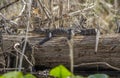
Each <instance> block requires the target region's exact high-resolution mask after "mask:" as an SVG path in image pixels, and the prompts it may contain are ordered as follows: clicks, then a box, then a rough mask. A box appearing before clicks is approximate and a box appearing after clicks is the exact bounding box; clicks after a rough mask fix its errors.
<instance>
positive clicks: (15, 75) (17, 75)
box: [0, 71, 23, 78]
mask: <svg viewBox="0 0 120 78" xmlns="http://www.w3.org/2000/svg"><path fill="white" fill-rule="evenodd" d="M0 78H23V74H22V73H21V72H17V71H14V72H8V73H6V74H4V75H2V76H1V77H0Z"/></svg>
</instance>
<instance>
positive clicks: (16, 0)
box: [0, 0, 19, 11]
mask: <svg viewBox="0 0 120 78" xmlns="http://www.w3.org/2000/svg"><path fill="white" fill-rule="evenodd" d="M18 1H19V0H15V1H13V2H11V3H9V4H7V5H5V6H3V7H1V8H0V11H1V10H2V9H4V8H7V7H9V6H10V5H13V4H14V3H16V2H18Z"/></svg>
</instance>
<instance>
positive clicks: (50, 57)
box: [4, 34, 120, 68]
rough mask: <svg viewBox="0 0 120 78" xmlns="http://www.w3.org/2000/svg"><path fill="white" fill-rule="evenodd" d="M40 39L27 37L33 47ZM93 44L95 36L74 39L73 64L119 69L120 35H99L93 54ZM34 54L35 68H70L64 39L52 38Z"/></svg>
mask: <svg viewBox="0 0 120 78" xmlns="http://www.w3.org/2000/svg"><path fill="white" fill-rule="evenodd" d="M9 37H10V38H9ZM4 39H5V40H8V39H14V40H15V39H17V37H12V36H4ZM19 39H20V36H19ZM41 39H43V37H40V36H39V37H38V36H37V37H34V36H33V37H29V41H30V43H31V44H33V45H34V44H37V43H38V42H39V41H40V40H41ZM95 42H96V36H75V37H74V64H75V65H78V64H82V63H92V62H106V63H108V64H110V65H112V66H114V67H118V68H119V67H120V52H119V51H120V48H119V47H120V45H119V44H120V35H119V34H110V35H101V36H100V40H99V46H98V52H97V53H95ZM34 52H35V53H34V57H35V61H36V64H35V65H37V66H46V67H54V66H56V65H59V64H63V65H65V66H67V67H69V66H70V58H69V47H68V44H67V39H66V38H65V37H54V38H53V39H51V40H50V41H48V42H46V43H45V44H43V45H38V46H37V49H35V50H34ZM98 64H99V63H98ZM94 66H95V65H94ZM105 66H106V65H105ZM106 67H107V66H106Z"/></svg>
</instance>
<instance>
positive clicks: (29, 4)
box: [19, 0, 32, 71]
mask: <svg viewBox="0 0 120 78" xmlns="http://www.w3.org/2000/svg"><path fill="white" fill-rule="evenodd" d="M23 1H24V0H23ZM31 4H32V0H29V3H28V4H27V6H28V7H27V8H28V11H29V13H28V22H27V28H26V34H25V43H24V46H23V50H22V55H21V56H20V62H19V71H21V68H22V62H23V54H24V53H25V48H26V44H27V40H28V31H29V26H30V17H31V12H30V11H31Z"/></svg>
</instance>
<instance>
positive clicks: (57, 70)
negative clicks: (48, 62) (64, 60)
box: [50, 65, 73, 78]
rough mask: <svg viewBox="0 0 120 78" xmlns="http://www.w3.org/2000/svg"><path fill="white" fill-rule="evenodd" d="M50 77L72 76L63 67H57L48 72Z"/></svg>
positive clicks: (64, 77) (65, 77)
mask: <svg viewBox="0 0 120 78" xmlns="http://www.w3.org/2000/svg"><path fill="white" fill-rule="evenodd" d="M50 75H51V76H54V77H57V78H67V77H69V76H72V75H73V74H72V73H71V72H70V71H69V70H68V69H67V68H66V67H64V66H63V65H59V66H57V67H55V68H53V69H51V71H50Z"/></svg>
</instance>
